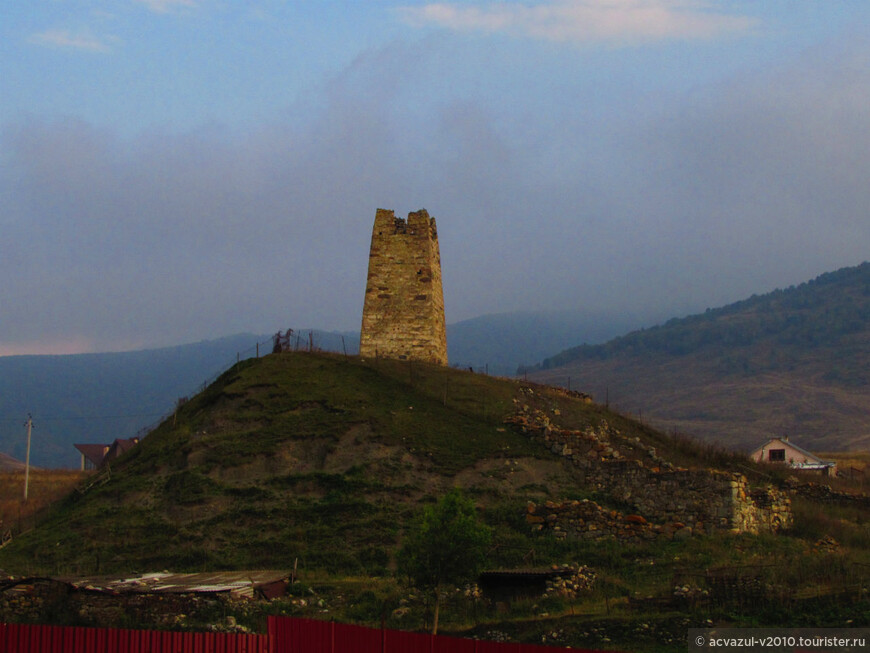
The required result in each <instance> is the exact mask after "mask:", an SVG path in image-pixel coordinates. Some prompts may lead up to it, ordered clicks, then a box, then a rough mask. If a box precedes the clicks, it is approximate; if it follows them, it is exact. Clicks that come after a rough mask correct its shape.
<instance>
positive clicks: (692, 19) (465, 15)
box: [400, 0, 758, 44]
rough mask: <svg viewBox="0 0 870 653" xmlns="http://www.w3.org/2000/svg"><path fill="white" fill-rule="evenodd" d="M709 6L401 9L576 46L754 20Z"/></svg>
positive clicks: (637, 3)
mask: <svg viewBox="0 0 870 653" xmlns="http://www.w3.org/2000/svg"><path fill="white" fill-rule="evenodd" d="M710 6H711V3H710V2H707V1H705V0H561V1H558V0H557V1H552V2H545V3H542V4H536V5H534V4H533V5H531V6H529V5H527V4H521V3H518V2H502V3H492V4H489V5H486V6H481V7H468V6H465V5H460V4H457V3H432V4H428V5H424V6H422V7H403V8H402V9H401V10H400V13H401V15H402V16H403V17H404V19H405V20H406V21H407V22H408V23H410V24H411V25H414V26H418V27H422V26H425V25H435V26H438V27H444V28H447V29H451V30H456V31H478V32H486V33H504V34H508V35H511V36H521V37H526V38H533V39H540V40H545V41H555V42H566V43H577V44H591V43H610V44H636V43H649V42H655V41H669V40H706V39H714V38H718V37H720V36H725V35H728V34H734V33H746V32H748V31H749V30H751V29H752V28H753V27H755V26H756V25H757V23H758V21H757V20H756V19H755V18H752V17H749V16H741V15H731V14H725V13H719V12H715V11H711V10H710Z"/></svg>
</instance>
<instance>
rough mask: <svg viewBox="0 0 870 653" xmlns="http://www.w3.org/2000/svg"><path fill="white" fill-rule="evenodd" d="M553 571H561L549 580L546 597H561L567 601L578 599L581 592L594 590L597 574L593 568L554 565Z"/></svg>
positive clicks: (575, 564) (576, 565) (545, 592)
mask: <svg viewBox="0 0 870 653" xmlns="http://www.w3.org/2000/svg"><path fill="white" fill-rule="evenodd" d="M553 571H559V572H560V573H559V574H558V575H557V576H553V577H552V578H550V579H548V580H547V585H546V588H547V589H546V590H545V591H544V596H545V597H547V596H559V597H562V598H566V599H573V598H576V597H577V595H578V594H579V593H581V592H586V591H589V590H591V589H592V585H593V584H594V583H595V578H596V576H597V574H596V573H595V570H594V569H593V568H592V567H585V566H583V565H578V564H577V563H574V564H570V565H569V564H565V565H562V566H561V567H559V566H558V565H553Z"/></svg>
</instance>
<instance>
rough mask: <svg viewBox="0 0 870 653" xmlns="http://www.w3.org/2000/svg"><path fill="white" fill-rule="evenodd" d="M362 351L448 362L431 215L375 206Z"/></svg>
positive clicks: (442, 303) (363, 352)
mask: <svg viewBox="0 0 870 653" xmlns="http://www.w3.org/2000/svg"><path fill="white" fill-rule="evenodd" d="M360 355H361V356H363V357H375V356H380V357H384V358H398V359H402V360H406V359H407V360H419V361H425V362H429V363H438V364H441V365H446V364H447V330H446V327H445V322H444V294H443V291H442V289H441V254H440V252H439V249H438V231H437V229H436V227H435V218H430V217H429V214H428V213H427V212H426V210H425V209H421V210H420V211H417V212H416V213H409V214H408V220H407V221H405V220H403V219H402V218H397V217H396V216H395V213H394V212H393V211H388V210H386V209H378V210H377V213H376V214H375V224H374V228H373V229H372V244H371V250H370V251H369V274H368V281H367V283H366V297H365V304H364V306H363V317H362V330H361V332H360Z"/></svg>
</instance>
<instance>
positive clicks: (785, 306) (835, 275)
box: [525, 263, 870, 450]
mask: <svg viewBox="0 0 870 653" xmlns="http://www.w3.org/2000/svg"><path fill="white" fill-rule="evenodd" d="M868 370H870V263H864V264H862V265H859V266H857V267H853V268H844V269H842V270H838V271H836V272H831V273H828V274H823V275H821V276H819V277H818V278H816V279H814V280H812V281H809V282H807V283H804V284H801V285H799V286H797V287H790V288H787V289H785V290H776V291H774V292H771V293H769V294H766V295H762V296H753V297H751V298H749V299H747V300H745V301H741V302H737V303H735V304H731V305H729V306H725V307H723V308H718V309H708V310H707V311H706V312H704V313H703V314H700V315H693V316H690V317H686V318H682V319H674V320H670V321H669V322H667V323H665V324H663V325H661V326H658V327H654V328H650V329H645V330H641V331H635V332H632V333H630V334H628V335H625V336H623V337H620V338H616V339H614V340H611V341H609V342H607V343H605V344H602V345H582V346H579V347H574V348H572V349H568V350H565V351H563V352H562V353H560V354H558V355H556V356H553V357H551V358H548V359H546V360H544V361H543V362H542V363H541V364H539V365H537V366H535V367H533V368H529V369H527V370H525V371H526V372H527V373H528V374H530V376H531V378H535V379H536V380H539V381H543V382H547V383H556V384H565V383H567V380H568V378H569V377H570V379H571V383H572V384H573V386H574V387H575V388H580V389H583V390H584V391H586V392H590V393H591V394H593V395H594V396H595V397H596V398H597V399H598V400H600V401H609V402H610V403H611V404H612V405H616V406H619V407H620V408H621V409H622V410H625V411H629V412H631V413H633V414H642V415H643V416H644V417H646V418H648V419H652V420H654V422H655V423H656V424H658V425H659V426H660V427H662V428H666V429H677V430H680V431H683V432H688V433H691V434H693V435H697V436H699V437H703V438H705V439H714V440H716V441H718V442H721V443H724V444H728V445H731V446H738V447H743V448H749V447H752V446H754V445H755V444H758V443H760V442H762V441H763V440H764V439H765V438H766V437H769V436H770V435H783V434H786V435H791V436H794V437H795V438H796V439H798V440H799V442H801V443H802V444H803V445H804V446H805V447H811V448H820V449H824V450H837V449H847V448H850V449H859V448H866V447H867V446H868V444H870V422H868V415H870V372H868Z"/></svg>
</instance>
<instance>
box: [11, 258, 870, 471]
mask: <svg viewBox="0 0 870 653" xmlns="http://www.w3.org/2000/svg"><path fill="white" fill-rule="evenodd" d="M637 324H638V318H636V317H633V316H622V317H616V316H612V315H593V314H586V313H582V312H551V313H505V314H498V315H485V316H482V317H478V318H474V319H471V320H465V321H463V322H458V323H455V324H451V325H448V327H447V332H448V348H449V358H450V362H451V365H452V366H456V367H461V368H463V369H467V368H469V367H470V368H473V369H474V370H475V371H478V372H480V371H488V372H489V373H490V374H493V375H502V376H513V375H515V374H516V373H517V372H518V368H520V369H519V372H520V373H525V374H528V376H529V378H530V379H534V380H537V381H540V382H545V383H553V384H557V385H568V384H569V383H570V385H571V387H572V389H576V390H582V391H584V392H588V393H590V394H592V395H593V396H594V397H595V398H596V399H597V400H598V401H600V402H607V403H609V404H610V405H611V406H613V407H615V408H618V409H620V410H623V411H626V412H629V413H632V414H635V415H638V414H639V415H640V416H641V417H642V418H643V419H645V420H652V421H654V422H655V423H656V425H658V426H660V427H663V428H667V429H670V430H676V431H679V432H683V433H690V434H693V435H696V436H698V437H701V438H703V439H707V440H713V441H718V442H720V443H722V444H724V445H726V446H730V447H735V448H743V449H749V448H752V447H753V446H755V445H756V444H757V443H760V442H761V441H763V440H764V439H766V438H767V437H769V436H771V435H782V434H787V435H790V436H793V438H794V439H795V441H796V442H798V443H799V444H801V445H802V446H805V447H810V448H813V449H817V450H841V449H860V448H868V447H870V263H865V264H862V265H860V266H857V267H852V268H844V269H842V270H838V271H836V272H831V273H828V274H823V275H821V276H820V277H818V278H817V279H814V280H812V281H810V282H807V283H804V284H801V285H799V286H796V287H790V288H786V289H784V290H776V291H774V292H771V293H768V294H766V295H761V296H752V297H750V298H749V299H747V300H744V301H741V302H737V303H735V304H731V305H729V306H725V307H722V308H716V309H708V310H707V311H706V312H704V313H703V314H699V315H693V316H690V317H686V318H682V319H673V320H670V321H669V322H667V323H665V324H663V325H660V326H656V327H652V328H647V329H642V330H638V331H631V332H630V333H627V332H629V331H630V330H631V329H632V328H636V326H637ZM625 333H627V335H621V336H620V337H615V338H614V336H618V335H619V334H625ZM297 335H298V338H297V339H296V340H295V343H294V344H295V346H296V347H297V348H299V349H307V348H309V346H311V345H313V347H314V348H315V349H321V350H327V351H335V352H339V353H341V352H347V354H349V355H353V354H356V353H357V352H358V348H359V334H358V333H353V332H347V333H329V332H323V331H317V330H306V329H303V330H300V331H298V334H297ZM611 338H613V339H611ZM583 342H585V343H590V344H585V345H580V346H576V345H578V343H583ZM257 343H260V353H261V354H262V353H267V352H268V351H270V350H271V337H270V335H268V334H267V335H256V334H238V335H235V336H229V337H226V338H219V339H216V340H207V341H203V342H199V343H194V344H188V345H181V346H178V347H170V348H163V349H151V350H142V351H136V352H123V353H106V354H81V355H67V356H7V357H0V452H3V453H6V454H8V455H11V456H14V457H15V458H17V459H19V460H23V459H24V455H25V451H24V448H25V437H24V427H23V423H24V420H25V419H26V417H27V414H28V413H31V414H32V415H33V418H34V424H35V425H36V428H35V430H34V432H33V449H32V453H31V462H32V463H33V464H34V465H37V466H40V467H57V466H65V467H72V466H75V465H77V464H78V458H77V454H76V452H75V451H74V449H73V447H72V445H73V443H77V442H88V443H99V442H106V443H108V442H111V441H112V440H114V439H115V438H117V437H132V436H134V435H136V434H137V432H139V431H140V430H141V429H143V428H146V427H149V426H153V425H154V424H156V423H157V422H158V421H159V420H160V419H161V417H163V416H165V415H167V414H169V413H170V412H171V411H172V409H173V406H174V405H175V403H176V401H177V400H178V399H179V398H181V397H186V396H190V395H192V394H195V393H196V392H198V391H200V390H201V389H202V387H203V384H204V383H205V382H207V381H211V380H212V379H214V378H215V377H216V376H217V375H218V374H219V373H221V372H222V371H224V370H225V369H227V368H228V367H229V366H230V365H231V364H232V363H234V362H235V361H236V359H237V358H239V359H245V358H249V357H253V356H254V355H255V354H256V352H257V350H256V345H257ZM595 343H603V344H595ZM559 351H561V353H558V354H555V355H553V352H559ZM535 361H542V362H540V363H538V364H535V365H529V364H530V363H534V362H535Z"/></svg>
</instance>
